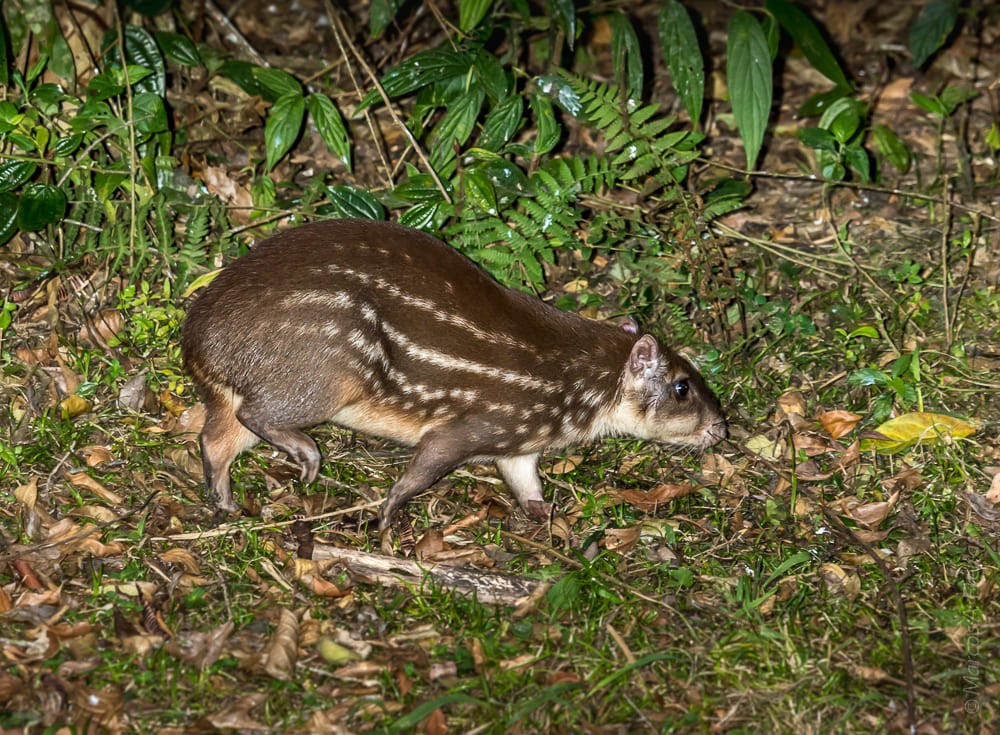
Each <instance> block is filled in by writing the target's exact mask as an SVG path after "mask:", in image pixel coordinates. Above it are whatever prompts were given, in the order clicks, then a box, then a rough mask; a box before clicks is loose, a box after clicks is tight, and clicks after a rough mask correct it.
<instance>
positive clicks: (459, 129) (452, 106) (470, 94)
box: [431, 87, 486, 163]
mask: <svg viewBox="0 0 1000 735" xmlns="http://www.w3.org/2000/svg"><path fill="white" fill-rule="evenodd" d="M485 99H486V93H485V92H484V91H483V90H482V89H480V88H478V87H474V88H472V89H469V90H467V91H466V93H465V94H463V95H461V96H460V97H458V98H457V99H455V100H452V101H451V102H450V103H449V104H448V105H447V107H446V108H445V109H446V112H445V114H444V117H442V118H441V120H440V121H439V122H438V123H437V125H435V126H434V133H433V146H434V150H433V151H432V155H431V161H432V163H433V162H435V161H436V162H438V163H441V162H443V161H446V160H449V159H450V158H451V157H452V156H454V146H455V145H457V146H458V147H462V146H463V145H464V144H465V142H466V141H467V140H468V139H469V136H470V135H471V134H472V131H473V130H474V129H475V127H476V120H477V119H478V117H479V111H480V109H481V108H482V106H483V101H484V100H485ZM442 146H444V147H447V148H448V149H449V151H448V153H447V155H443V156H442V155H441V154H442V152H443V151H442ZM435 153H437V155H434V154H435Z"/></svg>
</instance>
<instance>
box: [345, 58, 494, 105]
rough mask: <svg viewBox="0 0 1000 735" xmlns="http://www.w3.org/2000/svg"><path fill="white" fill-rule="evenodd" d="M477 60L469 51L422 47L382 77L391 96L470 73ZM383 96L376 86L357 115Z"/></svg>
mask: <svg viewBox="0 0 1000 735" xmlns="http://www.w3.org/2000/svg"><path fill="white" fill-rule="evenodd" d="M474 61H475V58H474V57H473V55H472V54H471V53H469V52H468V51H454V50H452V49H450V48H434V49H429V50H427V51H421V52H420V53H417V54H414V55H413V56H411V57H410V58H408V59H406V60H404V61H402V62H401V63H400V64H398V65H397V66H395V67H393V68H392V69H390V70H389V71H388V72H387V73H386V74H385V76H383V77H382V79H381V83H382V89H383V90H385V93H386V94H387V95H388V96H389V97H400V96H402V95H404V94H409V93H410V92H413V91H415V90H417V89H420V88H421V87H426V86H427V85H430V84H436V83H438V82H442V81H445V80H447V79H450V78H452V77H458V76H461V77H465V76H468V74H469V70H470V69H471V68H472V65H473V63H474ZM381 100H382V97H381V95H380V94H379V93H378V90H376V89H373V90H372V91H371V92H369V93H368V94H367V95H366V96H365V98H364V99H363V100H362V101H361V104H360V105H358V107H357V109H356V111H355V115H357V114H358V113H360V112H361V111H363V110H364V109H365V108H367V107H370V106H371V105H373V104H375V103H376V102H380V101H381Z"/></svg>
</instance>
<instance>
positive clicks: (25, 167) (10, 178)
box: [0, 159, 38, 191]
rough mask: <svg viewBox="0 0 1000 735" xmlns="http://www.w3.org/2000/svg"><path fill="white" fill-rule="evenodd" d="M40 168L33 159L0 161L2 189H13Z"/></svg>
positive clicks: (0, 185)
mask: <svg viewBox="0 0 1000 735" xmlns="http://www.w3.org/2000/svg"><path fill="white" fill-rule="evenodd" d="M37 169H38V166H36V165H35V164H34V163H32V162H31V161H15V160H14V159H8V160H6V161H0V191H12V190H13V189H16V188H17V187H19V186H20V185H21V184H23V183H24V182H25V181H27V180H28V179H30V178H31V177H32V176H34V174H35V171H36V170H37Z"/></svg>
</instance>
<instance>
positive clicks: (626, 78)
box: [610, 12, 642, 99]
mask: <svg viewBox="0 0 1000 735" xmlns="http://www.w3.org/2000/svg"><path fill="white" fill-rule="evenodd" d="M610 21H611V60H612V64H613V66H614V69H615V81H616V82H617V84H618V86H619V87H621V88H623V89H627V90H628V96H629V98H632V99H640V98H641V97H642V50H641V49H640V48H639V37H638V36H637V35H636V33H635V28H633V27H632V21H631V19H629V17H628V16H627V15H625V13H622V12H617V13H612V14H611V16H610Z"/></svg>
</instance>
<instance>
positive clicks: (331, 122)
mask: <svg viewBox="0 0 1000 735" xmlns="http://www.w3.org/2000/svg"><path fill="white" fill-rule="evenodd" d="M306 106H307V107H308V108H309V114H310V115H312V118H313V121H314V122H315V123H316V129H317V130H319V134H320V137H321V138H323V142H324V143H325V144H326V147H327V148H328V149H329V150H330V152H331V153H332V154H333V155H335V156H336V157H337V158H339V159H340V160H341V161H343V162H344V165H345V166H347V170H348V171H350V170H351V138H350V135H348V133H347V128H346V126H345V125H344V119H343V118H342V117H341V116H340V112H339V111H338V110H337V108H336V106H335V105H334V104H333V100H331V99H330V98H329V97H327V96H326V95H325V94H319V93H316V94H311V95H309V96H308V97H307V98H306Z"/></svg>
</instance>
